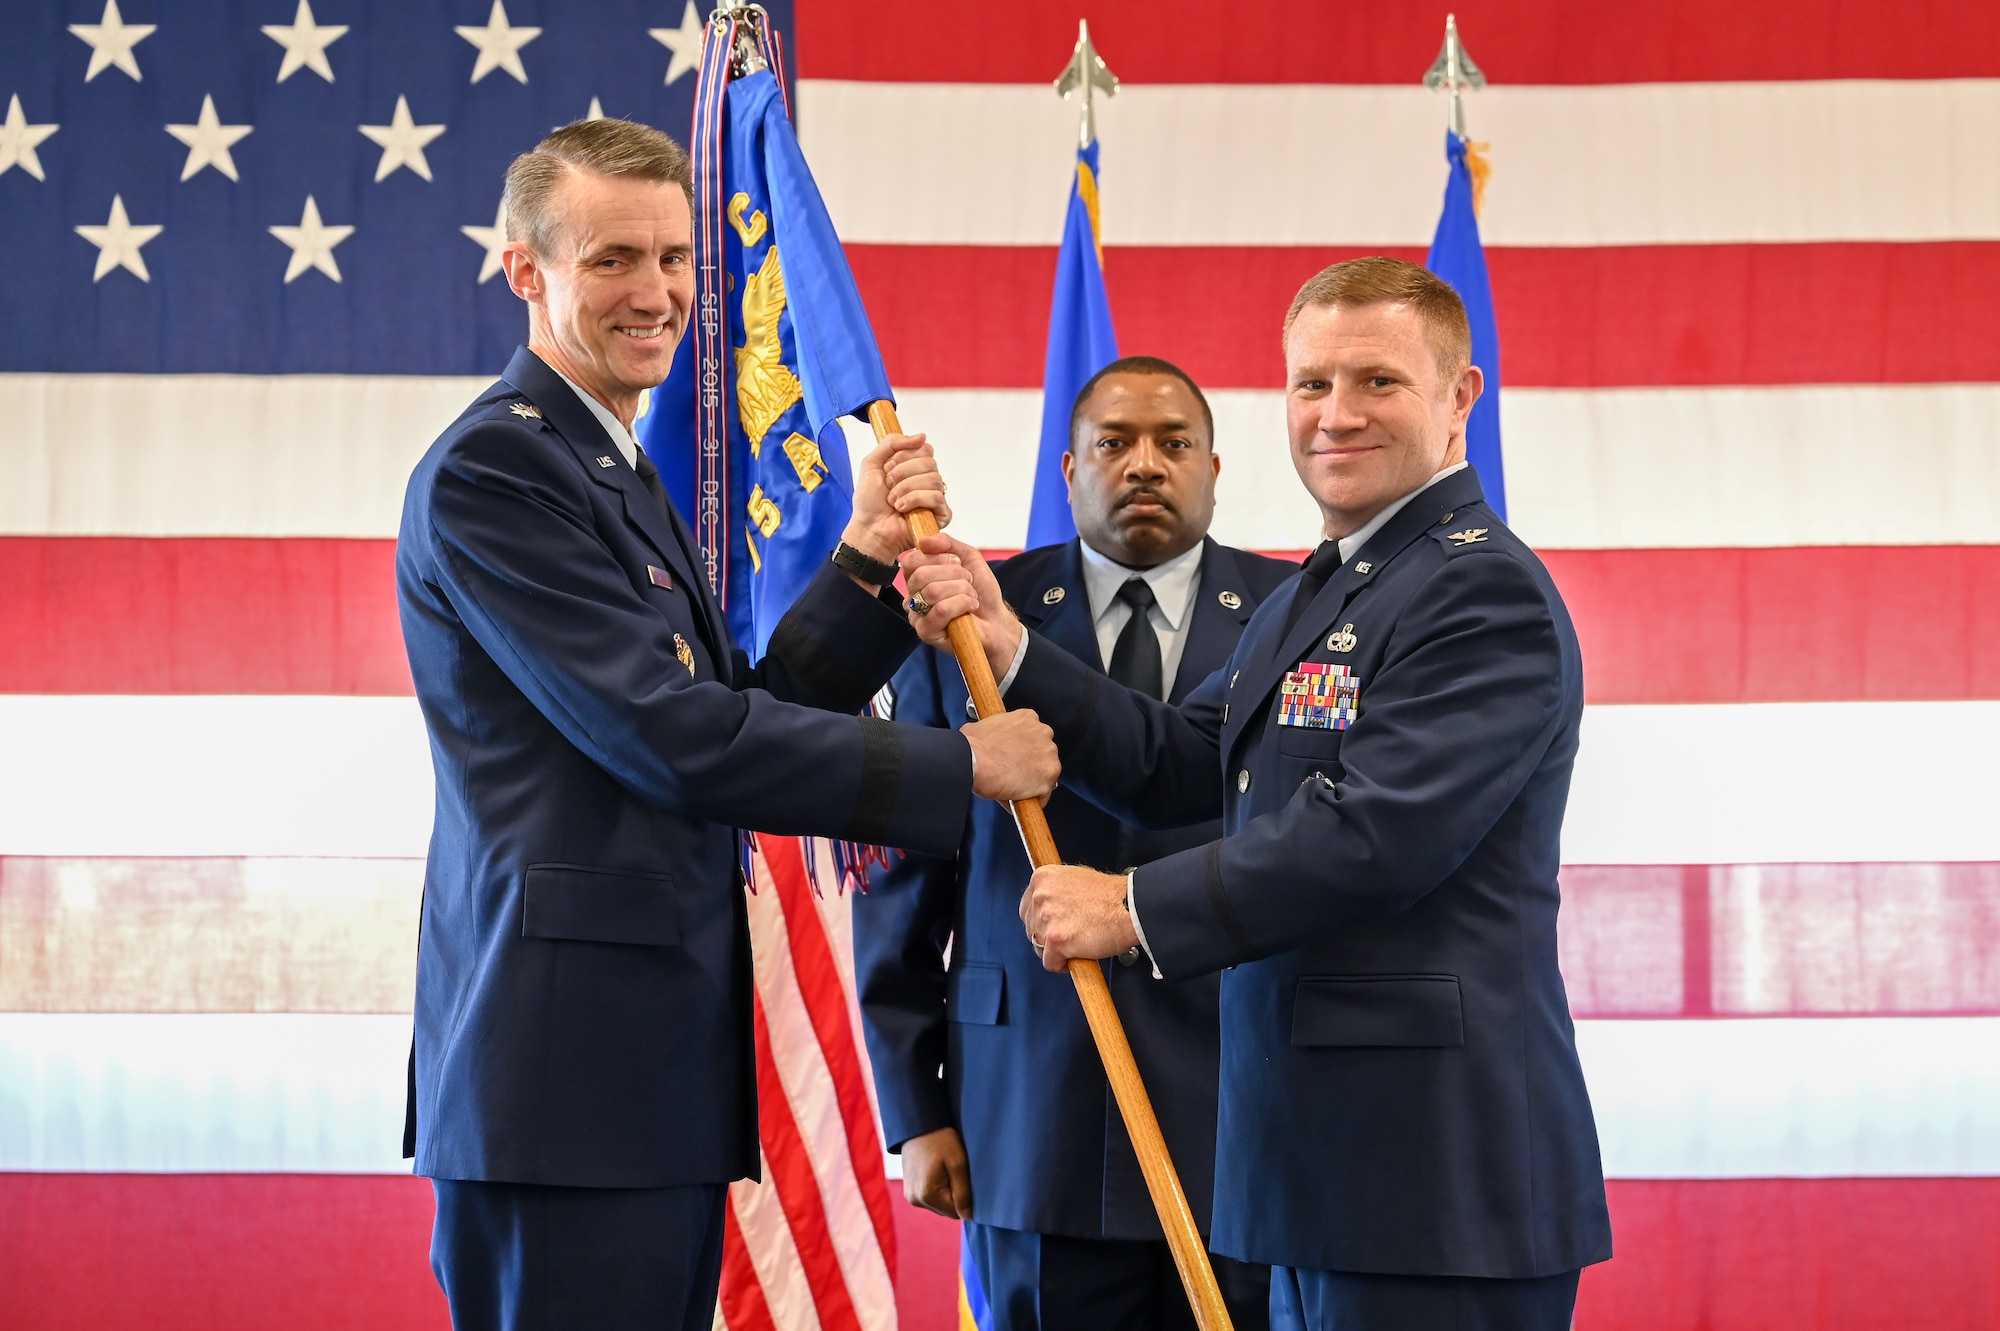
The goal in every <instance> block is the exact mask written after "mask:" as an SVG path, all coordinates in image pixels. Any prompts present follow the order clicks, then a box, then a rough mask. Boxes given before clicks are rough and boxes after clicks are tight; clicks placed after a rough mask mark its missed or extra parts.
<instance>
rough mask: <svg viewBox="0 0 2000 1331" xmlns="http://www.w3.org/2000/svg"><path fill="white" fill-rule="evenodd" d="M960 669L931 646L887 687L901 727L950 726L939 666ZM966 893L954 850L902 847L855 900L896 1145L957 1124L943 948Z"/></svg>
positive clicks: (880, 1084)
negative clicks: (950, 853) (936, 852)
mask: <svg viewBox="0 0 2000 1331" xmlns="http://www.w3.org/2000/svg"><path fill="white" fill-rule="evenodd" d="M947 668H949V669H954V670H955V669H957V667H956V666H955V665H950V664H949V663H947V662H946V661H945V660H944V658H942V657H941V656H940V655H939V654H938V653H936V652H934V651H932V650H930V649H929V648H924V649H922V650H920V651H918V652H917V653H915V654H914V655H912V656H911V657H910V659H909V660H908V661H907V662H905V663H904V665H903V668H902V669H901V670H899V671H897V672H896V677H895V679H894V680H893V681H892V683H891V685H890V688H891V689H892V691H893V693H894V696H895V707H894V712H895V719H896V722H897V723H898V724H899V725H905V726H930V727H935V728H946V727H948V726H949V724H950V722H949V721H948V719H947V718H946V717H945V714H944V705H943V698H942V693H943V687H942V685H943V680H942V675H941V671H942V670H944V669H947ZM958 892H959V865H958V861H957V859H956V858H955V857H942V858H941V857H937V856H931V855H921V854H916V853H908V854H904V855H902V856H901V857H898V858H895V859H893V860H892V861H891V863H889V864H888V865H887V866H886V867H885V866H877V867H875V868H874V869H873V870H872V871H871V872H870V873H869V876H868V890H867V891H866V892H865V893H862V894H859V895H857V896H855V897H854V898H853V902H854V906H853V911H854V916H853V918H854V979H855V988H856V990H857V992H858V995H859V998H860V1002H861V1030H862V1035H863V1037H864V1038H865V1039H866V1041H867V1044H868V1059H869V1062H870V1063H871V1064H872V1065H873V1067H874V1070H875V1098H876V1101H877V1102H878V1103H879V1105H880V1106H881V1110H882V1131H883V1140H884V1142H885V1143H886V1144H887V1145H888V1147H889V1149H890V1150H892V1151H893V1150H898V1149H900V1148H901V1147H902V1144H903V1143H904V1142H906V1141H908V1140H909V1139H910V1138H912V1137H918V1136H921V1135H923V1134H924V1133H926V1132H933V1131H936V1130H937V1129H938V1128H943V1127H949V1126H950V1125H951V1123H952V1115H951V1096H950V1094H949V1090H948V1088H947V1087H946V1085H945V1082H944V1080H943V1076H942V1072H941V1069H942V1068H943V1066H944V1062H945V1048H946V1043H947V1032H948V1028H947V1026H946V1024H945V966H944V958H945V948H946V946H947V945H948V944H949V943H950V941H951V931H952V920H953V917H954V915H955V913H956V909H957V904H958Z"/></svg>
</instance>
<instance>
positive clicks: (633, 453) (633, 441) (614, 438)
mask: <svg viewBox="0 0 2000 1331" xmlns="http://www.w3.org/2000/svg"><path fill="white" fill-rule="evenodd" d="M542 364H544V365H548V362H547V361H543V362H542ZM549 368H550V369H551V370H556V367H555V366H553V365H549ZM556 378H558V379H560V380H562V381H563V382H564V383H566V384H568V385H569V386H570V391H572V392H574V393H575V394H576V395H577V397H579V398H581V399H582V400H583V405H584V406H586V407H589V408H590V414H591V415H593V416H595V417H597V423H598V424H599V425H602V426H603V427H604V433H606V434H608V435H610V436H611V442H612V443H613V444H614V445H615V446H616V447H617V449H618V452H619V455H620V456H621V457H623V458H624V459H625V465H626V466H628V467H630V468H631V469H632V470H634V471H637V470H639V440H638V438H637V436H635V435H634V434H633V433H632V432H631V431H630V430H628V429H626V428H625V422H624V421H621V420H619V419H618V418H617V417H616V416H613V415H612V414H611V408H609V407H607V406H605V405H604V404H603V403H602V402H599V401H598V400H597V399H596V398H594V397H592V396H591V395H590V394H588V393H586V392H584V391H583V390H582V389H581V388H578V387H577V386H576V380H574V379H572V378H570V377H569V376H568V375H566V374H564V373H563V372H562V371H561V370H556Z"/></svg>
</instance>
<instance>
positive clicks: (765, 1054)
mask: <svg viewBox="0 0 2000 1331" xmlns="http://www.w3.org/2000/svg"><path fill="white" fill-rule="evenodd" d="M753 1010H754V1014H755V1016H756V1019H757V1030H756V1035H757V1126H758V1132H759V1135H760V1136H761V1137H762V1139H763V1143H764V1163H765V1164H766V1165H768V1166H769V1167H770V1171H771V1177H770V1180H769V1185H770V1186H771V1187H774V1188H776V1189H777V1190H778V1204H779V1205H780V1206H781V1207H783V1208H784V1212H785V1222H786V1224H787V1226H788V1227H789V1228H790V1229H791V1231H792V1243H793V1246H795V1247H796V1248H797V1249H798V1252H799V1264H800V1265H801V1266H802V1267H803V1268H804V1269H805V1273H806V1285H807V1287H808V1288H810V1289H811V1290H812V1296H813V1307H814V1309H815V1310H816V1311H817V1312H818V1314H819V1324H820V1327H821V1328H822V1331H861V1320H860V1318H859V1317H857V1316H856V1315H855V1311H854V1300H853V1298H852V1296H851V1295H850V1294H849V1293H848V1290H847V1277H846V1275H845V1274H844V1273H843V1272H842V1271H841V1269H840V1257H839V1255H838V1254H837V1253H835V1252H834V1249H833V1231H832V1228H831V1227H830V1226H829V1225H828V1223H827V1218H826V1199H825V1198H824V1197H822V1196H821V1195H820V1191H819V1179H818V1177H817V1176H816V1175H815V1174H814V1173H813V1167H812V1158H811V1156H810V1155H808V1154H807V1151H806V1143H805V1138H804V1137H803V1136H801V1135H800V1133H799V1124H798V1120H797V1119H796V1118H794V1117H793V1115H792V1104H791V1101H790V1100H788V1099H787V1098H786V1097H785V1084H784V1082H782V1081H780V1080H779V1078H778V1063H777V1060H776V1059H775V1058H774V1057H773V1056H772V1053H771V1028H770V1025H769V1023H768V1022H767V1021H766V1020H765V1017H764V998H763V995H761V994H759V995H757V997H756V1001H755V1005H754V1009H753Z"/></svg>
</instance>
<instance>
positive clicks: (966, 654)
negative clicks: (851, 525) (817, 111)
mask: <svg viewBox="0 0 2000 1331" xmlns="http://www.w3.org/2000/svg"><path fill="white" fill-rule="evenodd" d="M868 423H869V424H870V425H872V426H873V427H875V438H876V439H877V440H880V439H883V438H886V437H887V436H889V435H892V434H901V433H903V427H902V424H901V422H899V421H898V420H897V419H896V408H895V407H894V406H892V405H891V404H889V403H887V402H877V403H875V404H874V405H872V406H870V407H869V408H868ZM909 523H910V538H911V539H912V540H921V539H922V538H924V537H926V536H935V535H937V533H938V524H937V515H936V514H934V513H932V512H931V511H930V510H929V509H927V508H925V509H918V510H917V511H915V512H913V513H911V514H910V515H909ZM949 632H950V634H951V650H952V654H953V655H954V656H956V657H957V658H958V668H959V669H960V670H962V671H964V672H965V686H966V688H967V690H969V691H970V692H971V694H972V705H973V706H974V707H975V708H977V709H978V712H979V715H980V717H981V718H982V719H983V718H985V717H989V716H998V715H999V714H1000V713H1002V712H1004V711H1006V710H1007V708H1006V705H1005V704H1004V703H1002V702H1001V701H1000V686H999V684H998V683H996V682H995V680H994V678H993V667H992V666H991V665H990V664H988V662H987V660H986V649H985V648H984V647H982V646H980V643H979V629H978V626H976V625H975V624H974V623H973V622H972V620H971V619H969V618H966V617H963V616H961V617H960V618H958V619H954V620H953V621H951V626H950V629H949ZM1011 807H1012V809H1013V812H1014V821H1015V823H1016V824H1018V825H1019V827H1020V829H1021V840H1022V841H1023V842H1024V843H1026V845H1027V847H1028V858H1029V859H1030V860H1032V861H1033V862H1034V864H1035V867H1036V868H1040V867H1042V866H1043V865H1045V864H1061V863H1062V855H1061V854H1060V853H1059V852H1058V851H1057V850H1056V840H1055V837H1054V836H1053V835H1052V834H1051V833H1050V832H1049V820H1048V817H1047V815H1045V814H1044V813H1043V812H1042V805H1041V801H1040V800H1016V801H1014V803H1013V804H1012V806H1011ZM1069 977H1070V979H1071V980H1073V981H1075V982H1076V996H1077V998H1078V999H1080V1000H1081V1001H1082V1003H1083V1015H1084V1017H1085V1019H1086V1020H1087V1021H1089V1023H1090V1033H1091V1035H1092V1036H1093V1037H1094V1038H1095V1039H1096V1041H1097V1056H1098V1057H1099V1058H1100V1059H1102V1060H1103V1062H1104V1073H1105V1076H1106V1077H1107V1078H1109V1079H1110V1082H1111V1091H1112V1094H1113V1095H1115V1096H1116V1097H1117V1098H1118V1112H1119V1113H1120V1114H1122V1115H1124V1117H1125V1131H1126V1132H1127V1133H1129V1134H1130V1135H1131V1138H1132V1146H1133V1148H1134V1149H1135V1150H1136V1151H1137V1152H1138V1156H1139V1169H1140V1171H1141V1172H1142V1173H1144V1174H1145V1176H1146V1188H1147V1191H1149V1192H1150V1193H1152V1196H1153V1209H1154V1210H1156V1211H1158V1212H1159V1213H1160V1227H1161V1228H1162V1229H1164V1230H1165V1231H1166V1234H1167V1246H1168V1247H1169V1248H1170V1249H1171V1250H1172V1251H1173V1254H1174V1266H1175V1267H1176V1268H1178V1269H1179V1271H1180V1276H1181V1284H1182V1285H1183V1286H1185V1287H1186V1289H1187V1294H1188V1303H1189V1304H1190V1305H1192V1307H1193V1308H1194V1315H1195V1322H1196V1323H1197V1324H1198V1325H1199V1326H1200V1328H1201V1331H1234V1328H1233V1326H1232V1325H1231V1323H1230V1320H1229V1309H1228V1307H1227V1306H1226V1305H1225V1304H1224V1303H1223V1302H1222V1290H1221V1288H1220V1287H1219V1286H1218V1285H1217V1284H1216V1283H1215V1271H1214V1270H1213V1269H1212V1268H1211V1267H1210V1266H1209V1264H1208V1247H1207V1245H1206V1244H1204V1243H1203V1242H1202V1240H1201V1231H1200V1230H1199V1229H1197V1228H1196V1227H1195V1223H1194V1212H1192V1211H1190V1210H1189V1209H1188V1201H1187V1193H1185V1192H1183V1191H1182V1190H1181V1180H1180V1175H1179V1174H1177V1173H1175V1172H1174V1162H1173V1158H1172V1157H1171V1156H1169V1155H1168V1154H1167V1140H1166V1138H1165V1137H1164V1136H1162V1135H1161V1134H1160V1120H1159V1119H1158V1118H1156V1117H1155V1116H1154V1114H1153V1102H1152V1100H1151V1098H1149V1097H1148V1096H1147V1094H1146V1084H1145V1082H1144V1081H1142V1080H1141V1079H1140V1077H1139V1065H1138V1063H1137V1062H1135V1061H1134V1060H1133V1058H1132V1045H1131V1042H1130V1041H1128V1040H1127V1039H1126V1038H1125V1024H1124V1023H1123V1022H1121V1021H1120V1020H1119V1019H1118V1008H1117V1006H1116V1005H1115V1004H1113V1003H1112V1001H1111V986H1110V985H1108V984H1106V983H1105V982H1104V971H1103V968H1102V967H1101V966H1100V965H1099V964H1098V963H1097V962H1095V961H1083V960H1079V959H1074V958H1072V959H1071V961H1070V963H1069Z"/></svg>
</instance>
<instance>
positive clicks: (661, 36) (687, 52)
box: [646, 0, 704, 88]
mask: <svg viewBox="0 0 2000 1331" xmlns="http://www.w3.org/2000/svg"><path fill="white" fill-rule="evenodd" d="M646 31H647V33H648V34H649V35H650V36H651V37H652V39H653V40H654V41H656V42H658V43H659V44H660V45H662V46H664V47H666V48H667V49H668V50H669V51H672V52H673V53H674V58H673V59H672V60H670V61H668V62H667V86H668V87H670V88H671V87H672V86H673V85H674V80H675V79H677V78H679V77H680V76H681V75H683V74H692V73H694V72H695V71H696V70H698V69H700V68H701V43H702V39H703V35H704V29H703V27H702V22H701V15H700V14H699V13H697V12H696V10H695V7H694V0H687V8H686V9H684V10H682V11H681V25H680V26H679V27H678V28H648V29H646Z"/></svg>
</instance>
